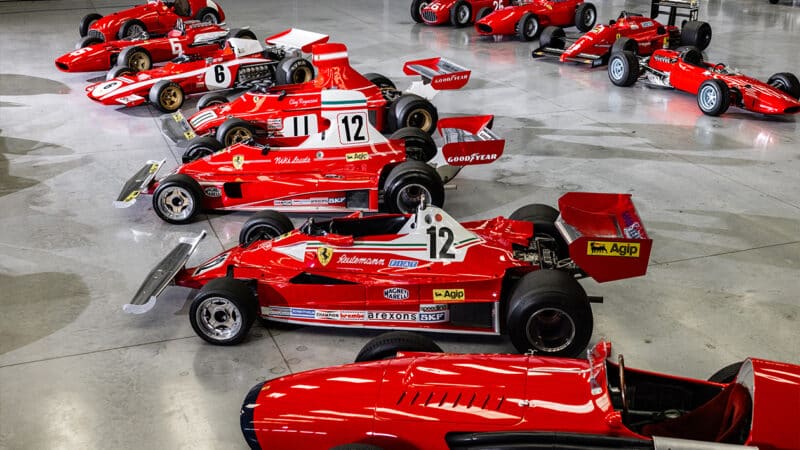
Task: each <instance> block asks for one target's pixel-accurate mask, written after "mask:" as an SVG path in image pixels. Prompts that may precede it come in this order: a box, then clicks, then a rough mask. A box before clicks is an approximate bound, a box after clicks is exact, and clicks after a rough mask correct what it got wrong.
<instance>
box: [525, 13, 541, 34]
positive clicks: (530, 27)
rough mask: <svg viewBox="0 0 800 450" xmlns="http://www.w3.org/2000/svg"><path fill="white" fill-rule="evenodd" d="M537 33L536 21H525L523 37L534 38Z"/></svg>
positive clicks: (537, 25)
mask: <svg viewBox="0 0 800 450" xmlns="http://www.w3.org/2000/svg"><path fill="white" fill-rule="evenodd" d="M537 31H539V22H538V21H537V20H536V19H534V18H533V17H531V18H530V19H528V20H526V21H525V36H528V37H530V38H532V37H534V36H536V32H537Z"/></svg>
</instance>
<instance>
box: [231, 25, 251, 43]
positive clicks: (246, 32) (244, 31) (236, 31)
mask: <svg viewBox="0 0 800 450" xmlns="http://www.w3.org/2000/svg"><path fill="white" fill-rule="evenodd" d="M230 35H231V37H234V38H239V39H252V40H254V41H257V40H258V38H257V37H256V34H255V33H253V32H252V31H250V29H249V28H233V29H232V30H231V32H230Z"/></svg>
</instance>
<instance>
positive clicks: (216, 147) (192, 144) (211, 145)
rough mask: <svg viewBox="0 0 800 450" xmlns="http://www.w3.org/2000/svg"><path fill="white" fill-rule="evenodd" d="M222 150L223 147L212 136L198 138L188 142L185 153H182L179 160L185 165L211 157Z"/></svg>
mask: <svg viewBox="0 0 800 450" xmlns="http://www.w3.org/2000/svg"><path fill="white" fill-rule="evenodd" d="M224 148H225V146H224V145H222V143H221V142H220V141H218V140H216V139H214V138H213V137H212V136H198V137H196V138H194V139H192V140H191V141H189V145H188V146H187V147H186V151H185V152H183V156H182V157H181V160H182V161H183V163H184V164H187V163H190V162H192V161H196V160H198V159H200V158H203V157H206V156H209V155H213V154H214V153H217V152H218V151H220V150H222V149H224Z"/></svg>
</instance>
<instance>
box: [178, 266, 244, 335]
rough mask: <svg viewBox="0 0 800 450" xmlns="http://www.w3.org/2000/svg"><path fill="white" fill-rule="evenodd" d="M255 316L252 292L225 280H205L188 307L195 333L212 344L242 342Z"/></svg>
mask: <svg viewBox="0 0 800 450" xmlns="http://www.w3.org/2000/svg"><path fill="white" fill-rule="evenodd" d="M257 315H258V299H257V298H256V296H255V294H254V293H253V291H252V289H250V287H249V286H248V285H247V284H246V283H245V282H243V281H241V280H237V279H234V278H227V277H225V278H217V279H215V280H211V281H209V282H208V283H207V284H206V285H205V286H203V288H202V289H200V292H199V293H198V294H197V296H196V297H195V298H194V300H193V301H192V305H191V307H190V308H189V322H190V323H191V324H192V328H193V329H194V331H195V333H197V335H198V336H200V337H201V338H203V340H205V341H206V342H209V343H211V344H214V345H235V344H238V343H240V342H242V341H243V340H244V338H245V337H246V336H247V333H248V332H249V331H250V327H252V326H253V321H254V320H255V318H256V316H257Z"/></svg>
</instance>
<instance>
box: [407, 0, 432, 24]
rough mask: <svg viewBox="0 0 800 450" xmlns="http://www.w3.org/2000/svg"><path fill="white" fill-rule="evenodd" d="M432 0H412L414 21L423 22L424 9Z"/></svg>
mask: <svg viewBox="0 0 800 450" xmlns="http://www.w3.org/2000/svg"><path fill="white" fill-rule="evenodd" d="M429 3H430V0H412V1H411V18H412V19H413V20H414V22H417V23H422V22H423V20H422V9H423V8H425V7H426V6H428V4H429Z"/></svg>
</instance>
